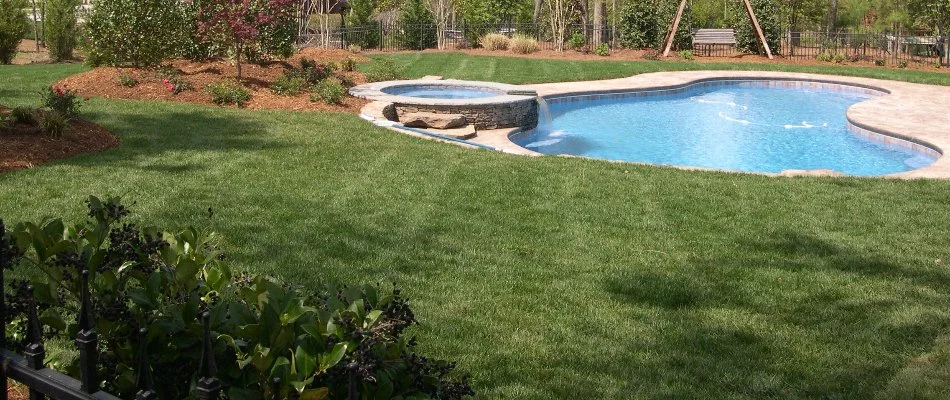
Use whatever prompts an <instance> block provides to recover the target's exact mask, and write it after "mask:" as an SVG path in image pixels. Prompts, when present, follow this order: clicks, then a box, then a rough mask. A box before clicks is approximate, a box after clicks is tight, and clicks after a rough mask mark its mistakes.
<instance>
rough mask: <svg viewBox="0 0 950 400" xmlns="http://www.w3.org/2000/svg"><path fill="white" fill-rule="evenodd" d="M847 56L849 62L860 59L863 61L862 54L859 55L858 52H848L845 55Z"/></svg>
mask: <svg viewBox="0 0 950 400" xmlns="http://www.w3.org/2000/svg"><path fill="white" fill-rule="evenodd" d="M845 58H847V60H848V62H858V61H861V56H860V55H858V53H848V54H847V55H846V56H845Z"/></svg>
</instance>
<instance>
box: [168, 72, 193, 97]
mask: <svg viewBox="0 0 950 400" xmlns="http://www.w3.org/2000/svg"><path fill="white" fill-rule="evenodd" d="M162 84H163V85H165V90H167V91H169V92H171V93H172V94H179V93H181V92H185V91H188V90H193V89H194V88H195V87H194V85H192V84H191V82H188V81H187V80H185V78H182V77H181V75H172V76H169V77H167V78H164V79H162Z"/></svg>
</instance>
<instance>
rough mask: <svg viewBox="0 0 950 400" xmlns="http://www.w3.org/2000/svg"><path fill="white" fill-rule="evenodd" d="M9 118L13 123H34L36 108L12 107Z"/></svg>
mask: <svg viewBox="0 0 950 400" xmlns="http://www.w3.org/2000/svg"><path fill="white" fill-rule="evenodd" d="M10 118H11V120H12V121H13V123H15V124H23V125H36V110H34V109H32V108H29V107H23V106H20V107H14V108H13V109H12V110H10Z"/></svg>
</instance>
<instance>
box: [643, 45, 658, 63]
mask: <svg viewBox="0 0 950 400" xmlns="http://www.w3.org/2000/svg"><path fill="white" fill-rule="evenodd" d="M662 56H663V54H661V53H660V51H659V50H656V49H651V48H646V49H644V50H643V54H642V55H641V57H643V59H644V60H651V61H659V60H660V57H662Z"/></svg>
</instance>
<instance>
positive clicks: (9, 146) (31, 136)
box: [0, 106, 119, 173]
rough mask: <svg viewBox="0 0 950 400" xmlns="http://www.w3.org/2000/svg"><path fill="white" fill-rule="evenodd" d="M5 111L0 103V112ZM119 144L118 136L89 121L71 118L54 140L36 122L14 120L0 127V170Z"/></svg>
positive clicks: (29, 166) (30, 165) (31, 165)
mask: <svg viewBox="0 0 950 400" xmlns="http://www.w3.org/2000/svg"><path fill="white" fill-rule="evenodd" d="M8 112H9V110H8V109H6V108H4V107H2V106H0V113H8ZM118 145H119V138H117V137H116V136H115V135H113V134H112V133H110V132H109V131H107V130H105V129H104V128H102V127H101V126H99V125H96V124H94V123H92V122H89V121H84V120H79V119H77V120H73V121H71V122H70V123H69V128H68V129H67V130H66V133H65V134H64V135H63V137H62V138H61V139H56V140H54V139H50V138H48V137H46V135H44V134H43V132H42V131H41V130H40V128H39V127H37V126H32V125H24V124H15V125H13V126H12V127H11V128H9V129H0V149H2V150H0V173H2V172H7V171H13V170H18V169H26V168H33V167H35V166H37V165H39V164H43V163H46V162H49V161H53V160H61V159H64V158H69V157H72V156H75V155H78V154H83V153H91V152H98V151H103V150H106V149H111V148H113V147H116V146H118Z"/></svg>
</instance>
